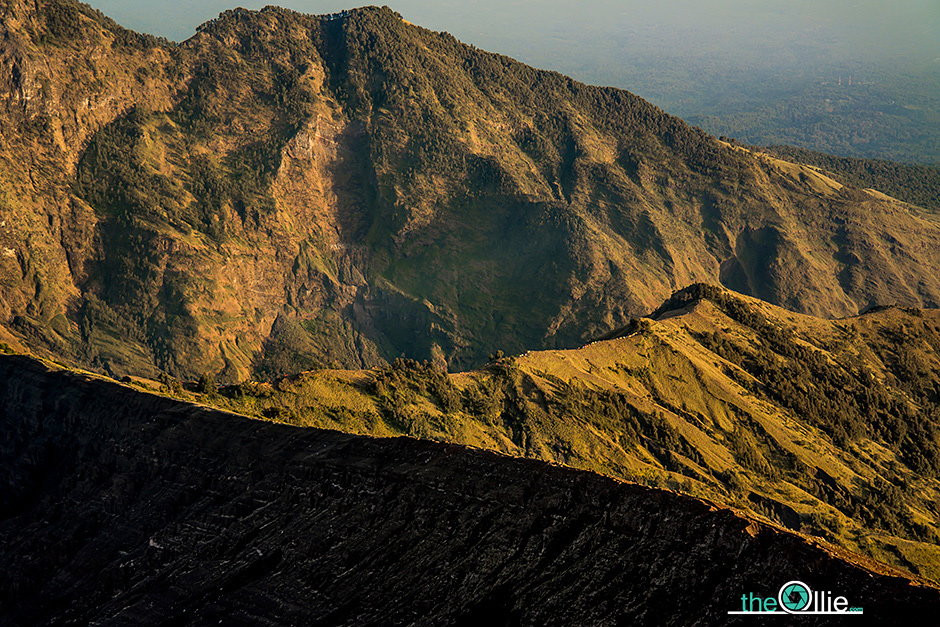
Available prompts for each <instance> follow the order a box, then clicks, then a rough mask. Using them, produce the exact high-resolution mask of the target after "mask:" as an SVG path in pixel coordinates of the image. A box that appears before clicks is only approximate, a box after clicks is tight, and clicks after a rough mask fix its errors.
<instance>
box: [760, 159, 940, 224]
mask: <svg viewBox="0 0 940 627" xmlns="http://www.w3.org/2000/svg"><path fill="white" fill-rule="evenodd" d="M755 150H758V151H760V152H764V153H767V154H770V155H773V156H775V157H779V158H781V159H786V160H787V161H792V162H794V163H805V164H807V165H811V166H815V167H817V168H822V169H823V171H824V172H826V173H827V174H828V175H829V176H832V177H834V178H836V179H838V180H840V181H842V182H843V183H845V184H847V185H852V186H854V187H862V188H874V189H877V190H878V191H881V192H884V193H885V194H888V195H889V196H893V197H894V198H898V199H900V200H903V201H905V202H909V203H911V204H914V205H919V206H921V207H924V208H926V209H931V210H933V211H940V167H937V166H929V165H916V164H912V163H895V162H894V161H884V160H882V159H853V158H850V157H837V156H835V155H827V154H826V153H823V152H816V151H814V150H806V149H804V148H796V147H794V146H759V147H755Z"/></svg>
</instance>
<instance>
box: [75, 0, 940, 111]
mask: <svg viewBox="0 0 940 627" xmlns="http://www.w3.org/2000/svg"><path fill="white" fill-rule="evenodd" d="M386 2H387V4H388V5H389V6H391V7H392V8H393V9H395V10H397V11H398V12H400V13H401V14H402V15H403V16H404V17H405V18H406V19H408V20H409V21H411V22H414V23H415V24H419V25H421V26H425V27H427V28H431V29H434V30H446V31H449V32H450V33H452V34H454V35H455V36H457V37H458V38H459V39H461V40H463V41H465V42H467V43H472V44H475V45H477V46H478V47H480V48H483V49H485V50H489V51H492V52H500V53H503V54H507V55H509V56H512V57H514V58H516V59H519V60H520V61H524V62H526V63H529V64H531V65H534V66H536V67H541V68H547V69H553V70H557V71H560V72H563V73H565V74H568V75H570V76H573V77H575V78H577V79H580V80H583V81H585V82H589V83H594V84H606V85H613V86H616V87H623V88H626V89H630V90H631V91H634V92H635V93H638V94H639V95H641V96H644V97H646V98H649V99H650V100H652V101H653V102H655V103H656V104H659V105H661V106H663V107H664V108H666V109H667V110H669V111H671V112H673V113H678V114H680V115H692V116H694V115H698V114H707V113H709V107H711V109H712V110H714V109H715V108H716V107H717V108H718V109H722V108H727V107H728V106H729V105H728V104H727V103H728V98H727V97H726V96H727V95H732V96H733V97H734V98H736V99H741V98H746V97H748V96H749V95H753V96H754V97H757V98H758V99H763V101H764V102H766V101H770V100H772V99H773V98H774V97H775V91H774V90H775V89H778V90H779V91H780V93H781V94H782V93H784V92H785V90H786V89H791V88H792V86H793V85H794V84H811V83H813V82H816V83H818V82H820V81H824V80H833V79H835V78H837V77H838V76H843V75H854V76H855V78H856V80H861V81H865V80H870V81H882V82H883V81H884V80H886V77H894V76H896V75H898V74H899V73H900V74H906V75H907V76H908V78H907V79H904V80H908V81H909V84H911V85H917V86H918V87H919V88H920V89H921V91H923V90H924V89H925V88H926V89H928V91H929V90H932V89H933V87H932V85H933V84H934V83H936V84H938V85H940V0H587V1H581V2H578V1H576V0H386ZM272 3H275V0H267V1H265V0H260V1H255V0H198V1H196V0H178V1H175V2H161V1H160V0H92V2H91V4H92V5H93V6H95V7H96V8H98V9H100V10H101V11H102V12H104V13H106V14H107V15H109V16H111V17H112V18H114V19H115V20H116V21H118V22H119V23H121V24H123V25H124V26H126V27H128V28H132V29H134V30H139V31H143V32H148V33H152V34H156V35H163V36H165V37H168V38H170V39H173V40H177V41H181V40H184V39H186V38H188V37H190V36H191V35H192V34H193V33H194V31H195V28H196V26H197V25H199V24H201V23H203V22H205V21H207V20H209V19H211V18H213V17H215V16H217V15H218V14H219V13H220V12H221V11H223V10H225V9H230V8H234V7H236V6H242V7H245V8H249V9H259V8H261V7H263V6H264V5H266V4H272ZM277 3H278V4H280V5H281V6H285V7H288V8H291V9H295V10H298V11H303V12H306V13H328V12H333V11H337V10H340V9H344V8H350V7H352V6H361V3H357V2H355V1H351V0H346V1H343V0H340V1H330V0H280V2H277ZM886 69H887V70H888V71H886ZM866 72H868V73H869V74H870V75H869V76H868V77H866ZM925 80H926V82H925ZM801 82H802V83H801ZM928 84H929V85H931V87H929V88H927V87H926V85H928ZM904 91H905V89H904V87H903V83H902V87H901V89H900V93H903V92H904ZM758 92H759V93H758Z"/></svg>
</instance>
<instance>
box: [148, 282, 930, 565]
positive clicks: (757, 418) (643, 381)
mask: <svg viewBox="0 0 940 627" xmlns="http://www.w3.org/2000/svg"><path fill="white" fill-rule="evenodd" d="M938 354H940V313H938V312H937V311H936V310H904V309H897V308H888V309H882V310H879V311H873V312H870V313H867V314H865V315H862V316H859V317H856V318H848V319H844V320H839V321H826V320H821V319H818V318H811V317H807V316H802V315H798V314H792V313H789V312H786V311H784V310H781V309H779V308H776V307H773V306H770V305H767V304H764V303H760V302H758V301H756V300H753V299H748V298H745V297H742V296H739V295H735V294H733V293H731V292H727V291H725V290H721V289H719V288H713V287H708V286H694V287H692V288H689V289H687V290H683V291H682V292H679V293H677V295H676V296H674V297H673V298H672V299H671V300H670V301H668V302H667V303H666V305H664V306H663V307H662V308H661V309H660V310H659V312H657V314H656V315H654V316H653V318H643V319H638V320H636V321H634V322H633V323H631V324H630V325H629V326H628V327H627V328H625V329H623V330H622V331H621V332H618V333H616V334H614V336H613V337H612V338H611V339H606V340H601V341H597V342H594V343H592V344H589V345H587V346H584V347H583V348H580V349H575V350H558V351H533V352H529V353H526V354H524V355H519V356H510V357H507V356H501V355H493V360H492V361H491V362H490V363H489V364H488V365H487V366H486V367H484V368H482V369H480V370H475V371H471V372H466V373H460V374H446V373H445V372H444V371H443V369H442V368H441V366H440V365H439V364H434V363H431V362H417V361H411V360H397V361H395V362H394V363H392V364H391V365H390V366H388V367H384V368H378V369H372V370H357V371H336V370H321V371H311V372H305V373H302V374H299V375H296V376H291V377H287V378H282V379H278V380H276V381H274V382H271V383H268V382H245V383H242V384H239V385H237V386H225V387H222V388H217V387H216V385H215V384H214V382H212V381H211V380H209V379H203V380H202V381H201V382H200V383H198V384H195V385H193V384H187V385H186V386H185V388H184V386H183V385H182V384H180V383H178V382H173V381H164V382H163V384H162V385H161V384H159V383H158V382H138V383H139V384H140V385H144V386H145V387H149V388H150V389H163V390H164V392H165V393H172V394H174V395H176V396H180V397H183V398H188V399H190V400H197V401H200V402H204V403H208V404H211V405H214V406H218V407H222V408H225V409H230V410H232V411H235V412H239V413H245V414H248V415H252V416H257V417H260V418H265V419H269V420H275V421H278V422H285V423H288V424H293V425H299V426H314V427H321V428H331V429H338V430H342V431H348V432H352V433H361V434H371V435H377V436H392V435H402V434H404V435H409V436H413V437H418V438H424V439H431V440H437V441H446V442H456V443H460V444H466V445H471V446H477V447H482V448H487V449H492V450H496V451H501V452H504V453H508V454H512V455H519V456H526V457H534V458H538V459H545V460H550V461H554V462H557V463H561V464H566V465H570V466H574V467H577V468H584V469H589V470H594V471H597V472H600V473H603V474H607V475H610V476H614V477H618V478H624V479H629V480H632V481H638V482H641V483H645V484H649V485H655V486H665V487H669V488H671V489H674V490H677V491H680V492H683V493H687V494H692V495H696V496H701V497H705V498H708V499H710V500H713V501H716V502H720V503H726V504H730V505H732V506H734V507H737V508H740V509H743V510H747V511H749V512H751V513H753V514H757V515H761V516H764V517H766V518H769V519H770V520H773V521H775V522H776V523H778V524H780V525H782V526H785V527H788V528H790V529H793V530H795V531H798V532H800V533H803V534H807V535H810V536H815V537H819V538H823V539H825V540H827V541H829V542H832V543H834V544H836V545H839V546H842V547H844V548H847V549H849V550H852V551H857V552H861V553H863V554H867V555H869V556H871V557H874V558H876V559H879V560H881V561H884V562H887V563H890V564H893V565H896V566H898V567H901V568H904V569H907V570H908V571H910V572H913V573H916V574H919V575H922V576H925V577H928V578H932V579H934V580H938V579H940V535H938V533H940V528H938V524H937V521H938V516H940V512H938V510H937V503H938V502H940V481H938V479H940V442H938V428H940V418H938V410H940V385H938V383H937V382H938V381H940V359H938Z"/></svg>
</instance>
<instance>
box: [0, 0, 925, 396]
mask: <svg viewBox="0 0 940 627" xmlns="http://www.w3.org/2000/svg"><path fill="white" fill-rule="evenodd" d="M0 30H2V34H3V37H2V42H0V325H2V326H3V328H4V329H5V333H6V335H7V336H8V337H7V340H6V341H8V342H12V341H20V342H24V343H26V344H28V345H29V346H31V347H33V348H34V350H39V351H45V354H49V355H60V356H62V357H64V358H67V359H70V360H72V361H73V362H77V363H82V364H84V365H86V366H88V367H91V368H94V369H96V370H98V371H101V372H107V373H111V374H113V375H118V376H121V375H124V374H134V375H144V376H157V375H158V374H159V373H161V372H163V373H170V374H173V375H175V376H181V377H191V376H195V375H197V374H200V373H206V372H208V373H213V374H216V375H218V376H219V377H220V378H221V379H222V380H225V381H229V382H232V381H238V380H244V379H246V378H249V377H259V376H260V377H265V376H267V377H270V376H275V375H278V374H283V373H286V372H296V371H298V370H301V369H309V368H314V367H357V368H358V367H364V366H375V365H382V364H386V363H388V362H389V361H391V360H392V359H394V358H395V357H398V356H402V355H403V356H406V357H411V358H420V359H425V358H435V359H437V360H439V361H445V362H447V363H448V364H449V365H450V366H451V367H452V368H460V367H468V366H477V365H479V364H481V363H483V362H484V361H485V358H486V355H487V354H488V353H490V352H492V351H495V350H497V349H502V350H505V351H507V352H521V351H523V350H525V349H530V348H551V347H568V346H576V345H578V344H579V343H582V342H584V341H586V340H587V339H590V338H593V337H596V336H597V335H599V334H601V333H605V332H607V331H609V330H610V329H612V328H617V327H619V326H622V325H624V324H626V323H627V321H628V320H629V319H630V316H631V315H635V314H643V313H647V312H648V311H649V310H651V309H652V308H654V307H656V306H657V305H658V304H659V303H660V302H661V301H662V300H663V299H664V298H666V297H667V296H668V295H669V294H671V293H672V292H673V291H674V290H676V289H678V288H681V287H683V286H685V285H688V284H690V283H692V282H695V281H710V282H719V281H720V282H723V283H724V284H725V285H727V286H729V287H731V288H733V289H736V290H738V291H742V292H745V293H748V294H751V295H753V296H756V297H759V298H762V299H765V300H768V301H770V302H773V303H777V304H779V305H782V306H784V307H787V308H789V309H792V310H795V311H800V312H805V313H811V314H817V315H822V316H841V315H850V314H855V313H857V312H858V311H859V310H861V309H864V308H866V307H868V306H869V305H872V304H878V305H884V304H891V303H898V304H901V305H905V306H933V305H936V304H937V303H938V302H940V272H937V268H936V260H937V259H938V258H940V256H938V254H937V253H938V251H940V224H938V222H937V219H936V217H935V215H932V214H930V213H927V212H925V211H923V210H921V209H919V208H917V207H916V206H912V205H908V204H905V203H902V202H899V201H896V200H894V199H892V198H889V197H886V196H884V195H883V194H880V193H877V192H868V191H864V190H860V189H856V188H853V187H850V186H846V185H842V184H841V183H838V182H836V181H834V180H832V179H830V178H829V177H827V176H825V175H823V174H821V173H819V172H818V171H816V170H815V169H813V168H810V167H804V166H799V165H794V164H791V163H789V162H786V161H782V160H779V159H774V158H771V157H767V156H761V155H757V154H754V153H751V152H748V151H745V150H741V149H738V148H735V147H732V146H729V145H727V144H724V143H722V142H719V141H717V140H715V139H714V138H712V137H710V136H708V135H706V134H704V133H702V132H701V131H699V130H697V129H695V128H692V127H690V126H688V125H686V124H685V123H683V122H682V121H681V120H679V119H677V118H675V117H672V116H669V115H667V114H666V113H664V112H662V111H661V110H659V109H657V108H655V107H653V106H651V105H650V104H648V103H646V102H644V101H643V100H641V99H639V98H637V97H635V96H634V95H632V94H630V93H628V92H625V91H620V90H616V89H610V88H600V87H590V86H586V85H582V84H579V83H577V82H575V81H573V80H570V79H568V78H566V77H563V76H561V75H558V74H554V73H551V72H543V71H538V70H534V69H532V68H529V67H526V66H524V65H522V64H519V63H516V62H514V61H512V60H511V59H508V58H505V57H501V56H498V55H494V54H490V53H486V52H483V51H480V50H477V49H474V48H472V47H470V46H466V45H463V44H461V43H460V42H458V41H456V40H455V39H454V38H453V37H451V36H449V35H447V34H446V33H433V32H430V31H427V30H424V29H421V28H419V27H417V26H413V25H411V24H408V23H406V22H404V21H403V20H402V19H401V18H400V17H399V16H398V15H397V14H395V13H394V12H392V11H390V10H388V9H378V8H365V9H357V10H353V11H350V12H347V13H344V14H340V15H334V16H308V15H301V14H298V13H293V12H290V11H286V10H282V9H276V8H269V9H265V10H262V11H260V12H252V11H245V10H235V11H229V12H226V13H225V14H223V15H222V16H220V17H219V18H218V19H217V20H214V21H212V22H210V23H208V24H205V25H204V26H203V27H201V28H200V29H199V32H198V33H196V34H195V35H194V36H193V37H192V38H191V39H189V40H187V41H185V42H183V43H181V44H174V43H170V42H166V41H162V40H158V39H155V38H152V37H147V36H142V35H138V34H135V33H131V32H129V31H126V30H124V29H122V28H121V27H119V26H118V25H116V24H114V23H113V22H112V21H110V20H108V19H107V18H105V17H104V16H102V15H100V14H98V13H96V12H95V11H93V10H91V9H89V8H88V7H86V6H84V5H81V4H78V3H75V2H72V1H71V0H28V1H27V0H6V1H5V2H3V3H2V6H0Z"/></svg>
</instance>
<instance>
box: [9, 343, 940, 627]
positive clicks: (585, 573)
mask: <svg viewBox="0 0 940 627" xmlns="http://www.w3.org/2000/svg"><path fill="white" fill-rule="evenodd" d="M0 424H2V428H3V431H4V434H5V437H4V438H3V439H2V441H0V467H2V468H3V469H4V473H3V475H2V477H0V481H2V485H3V489H2V490H0V499H2V501H0V504H2V506H3V507H2V511H3V517H2V519H0V559H2V563H3V564H4V568H3V570H2V573H0V601H2V602H0V617H2V619H0V620H2V621H3V622H4V623H5V624H23V625H27V624H28V625H36V624H88V623H95V624H100V623H107V624H139V623H141V622H147V623H151V622H154V621H155V620H159V621H163V622H166V623H172V624H209V623H212V624H217V623H223V624H265V625H274V624H330V625H345V624H349V625H372V624H383V625H387V624H403V623H407V624H417V625H440V624H465V625H479V624H506V625H511V624H555V623H558V624H631V625H673V624H675V625H688V624H727V623H728V620H729V617H728V616H727V614H726V612H727V611H728V610H729V609H738V608H740V597H741V595H742V594H744V593H746V592H748V591H756V592H758V593H759V592H760V591H764V590H766V591H768V593H769V594H773V593H774V592H775V591H776V590H777V589H779V587H780V585H781V584H782V583H783V581H784V579H792V578H794V577H799V578H802V579H805V580H806V581H807V582H808V583H809V584H810V585H811V586H816V587H818V588H819V589H831V590H834V591H840V592H841V593H844V594H846V595H847V596H849V597H850V598H851V599H852V602H853V604H858V605H861V606H862V607H864V614H863V615H862V616H860V617H853V619H852V620H853V624H854V623H858V624H885V622H887V621H891V622H902V623H908V622H910V623H913V622H916V621H918V620H921V619H923V618H924V617H926V616H931V615H934V614H935V613H936V612H938V611H940V590H937V589H936V588H933V587H928V586H923V585H914V584H912V583H911V582H910V581H908V580H906V579H904V578H902V577H897V576H894V575H891V574H890V573H886V572H884V571H883V570H881V569H879V568H877V567H876V566H875V565H871V564H868V565H866V564H860V563H857V562H855V561H853V560H854V559H855V558H852V556H849V555H838V554H834V553H832V552H830V551H828V550H826V549H824V548H822V547H820V546H818V545H813V544H811V543H808V542H806V541H804V540H803V539H802V538H800V537H798V536H796V535H794V534H790V533H786V532H781V531H779V530H777V529H774V528H772V527H769V526H767V525H765V524H763V523H760V522H757V521H753V520H749V519H747V518H744V517H741V516H739V515H736V514H734V513H732V512H730V511H728V510H720V509H717V508H715V507H714V506H711V505H709V504H708V503H706V502H703V501H700V500H698V499H693V498H689V497H684V496H681V495H677V494H673V493H670V492H668V491H664V490H656V489H650V488H645V487H642V486H637V485H628V484H623V483H618V482H615V481H613V480H610V479H606V478H603V477H599V476H597V475H594V474H592V473H585V472H579V471H575V470H571V469H565V468H558V467H552V466H550V465H548V464H544V463H542V462H535V461H531V460H519V459H510V458H506V457H502V456H497V455H493V454H491V453H484V452H480V451H471V450H467V449H463V448H461V447H455V446H448V445H440V444H432V443H426V442H419V441H416V440H409V439H404V438H402V439H396V440H376V439H370V438H362V437H354V436H350V435H346V434H340V433H336V432H330V431H321V430H316V429H298V428H293V427H288V426H286V425H275V424H269V423H263V422H260V421H252V420H248V419H245V418H243V417H239V416H232V415H227V414H224V413H221V412H217V411H211V410H207V409H205V408H199V407H196V406H192V405H187V404H184V403H179V402H177V401H173V400H170V399H166V398H161V397H158V396H154V395H150V394H142V393H140V392H136V391H134V390H131V389H128V388H126V387H121V386H119V385H116V384H114V383H110V382H106V381H103V380H100V379H93V378H90V377H85V376H80V375H75V374H71V373H67V372H55V371H50V370H49V369H47V368H46V367H45V366H43V365H42V364H40V363H38V362H35V361H31V360H28V359H25V358H21V357H9V356H6V357H0ZM781 578H783V579H781ZM830 620H831V619H830V618H829V617H819V616H804V617H801V620H800V622H801V623H804V622H805V623H807V624H813V625H816V624H831V623H830V622H829V621H830ZM841 620H843V621H844V618H842V619H841Z"/></svg>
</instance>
